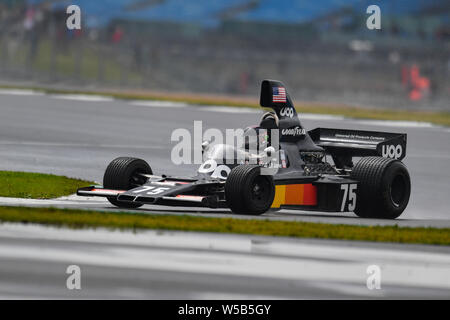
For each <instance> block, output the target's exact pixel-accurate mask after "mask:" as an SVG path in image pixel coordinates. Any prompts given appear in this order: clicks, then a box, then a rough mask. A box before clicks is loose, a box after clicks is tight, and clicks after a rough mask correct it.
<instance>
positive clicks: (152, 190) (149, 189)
mask: <svg viewBox="0 0 450 320" xmlns="http://www.w3.org/2000/svg"><path fill="white" fill-rule="evenodd" d="M169 189H170V188H165V187H154V186H143V187H142V188H140V189H137V190H134V191H133V193H145V194H148V195H152V196H154V195H157V194H160V193H163V192H164V191H167V190H169Z"/></svg>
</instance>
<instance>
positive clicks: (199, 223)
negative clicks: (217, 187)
mask: <svg viewBox="0 0 450 320" xmlns="http://www.w3.org/2000/svg"><path fill="white" fill-rule="evenodd" d="M0 222H21V223H39V224H44V225H54V226H61V227H70V228H97V227H106V228H113V229H115V228H118V229H132V230H136V229H158V230H182V231H199V232H219V233H236V234H253V235H268V236H283V237H297V238H321V239H343V240H359V241H378V242H393V243H415V244H433V245H446V246H448V245H450V229H437V228H408V227H397V226H354V225H333V224H322V223H309V222H291V221H274V220H259V219H258V220H247V219H233V218H209V217H194V216H188V215H181V216H177V215H156V214H139V213H122V212H113V213H111V212H96V211H84V210H69V209H67V210H66V209H56V208H24V207H0Z"/></svg>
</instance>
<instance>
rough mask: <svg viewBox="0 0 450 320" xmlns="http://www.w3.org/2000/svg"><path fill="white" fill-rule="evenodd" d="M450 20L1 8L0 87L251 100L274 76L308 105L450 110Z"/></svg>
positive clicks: (353, 0)
mask: <svg viewBox="0 0 450 320" xmlns="http://www.w3.org/2000/svg"><path fill="white" fill-rule="evenodd" d="M71 4H76V5H79V6H80V8H81V13H82V18H81V21H82V29H81V30H74V31H69V30H68V29H67V27H66V19H67V17H68V15H67V14H66V8H67V7H68V6H69V5H71ZM371 4H376V5H378V6H379V7H380V8H381V30H369V29H368V28H367V27H366V20H367V18H368V17H369V14H367V13H366V9H367V7H368V6H369V5H371ZM449 13H450V1H448V0H378V1H376V0H369V1H366V0H345V1H344V0H320V1H311V0H95V1H94V0H71V1H65V0H0V82H1V83H2V84H9V83H11V84H17V83H19V84H27V85H30V84H31V85H38V86H50V87H52V86H57V87H64V88H88V89H92V88H110V89H111V88H120V89H123V90H151V91H160V92H190V93H207V94H220V95H233V96H252V97H255V95H258V89H259V83H260V80H261V79H263V78H274V79H279V80H281V81H283V82H284V83H285V84H286V85H287V86H288V88H289V89H290V92H291V94H292V95H293V96H294V97H295V98H296V99H300V100H303V101H314V102H325V103H338V104H348V105H357V106H370V107H384V108H386V107H387V108H411V109H426V110H428V109H429V110H450V104H449V101H450V99H449V98H450V80H449V79H450V77H449V75H450V20H449Z"/></svg>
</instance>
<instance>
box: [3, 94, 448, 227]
mask: <svg viewBox="0 0 450 320" xmlns="http://www.w3.org/2000/svg"><path fill="white" fill-rule="evenodd" d="M260 115H261V111H260V110H253V109H240V108H225V107H189V106H186V105H183V104H172V103H165V102H154V101H149V102H145V101H142V102H130V101H116V100H112V99H109V98H105V97H96V96H79V95H78V96H73V95H72V96H48V95H43V94H37V93H33V92H26V91H17V92H14V91H13V92H11V91H0V170H16V171H33V172H45V173H53V174H62V175H67V176H71V177H79V178H84V179H90V180H95V181H98V182H101V181H102V175H103V172H104V170H105V168H106V166H107V165H108V163H109V162H110V161H111V160H112V159H113V158H115V157H117V156H135V157H140V158H143V159H146V160H147V161H148V162H149V163H150V165H151V166H152V168H153V171H154V172H155V173H156V174H162V173H168V174H172V175H191V174H193V173H194V172H195V170H196V167H197V166H195V165H191V166H177V165H174V164H173V163H172V162H171V161H170V153H171V149H172V147H173V146H174V145H175V142H171V140H170V138H171V133H172V131H173V130H175V129H178V128H186V129H190V130H192V128H193V123H194V121H198V120H202V121H203V130H206V129H207V128H218V129H221V130H225V129H226V128H240V127H246V126H248V125H251V124H255V123H257V122H258V119H259V117H260ZM300 117H301V120H302V123H303V125H304V126H305V127H306V128H307V129H313V128H316V127H335V128H353V129H363V130H385V131H393V132H405V133H407V134H408V146H407V157H406V159H405V160H404V162H405V163H406V165H407V166H408V168H409V171H410V174H411V178H412V194H411V200H410V203H409V205H408V208H407V209H406V211H405V212H404V213H403V215H402V216H401V218H400V219H398V220H396V221H397V222H398V223H401V224H402V225H408V224H411V225H414V226H416V225H423V226H448V225H449V221H450V210H449V208H450V197H449V196H448V195H449V194H450V185H449V181H450V170H449V169H448V161H449V160H450V140H449V137H450V130H449V128H441V127H435V126H431V125H427V124H416V123H408V122H389V121H366V120H349V119H341V118H339V117H327V116H317V115H300ZM0 203H1V201H0ZM81 203H82V204H81ZM60 205H62V206H63V205H64V204H60ZM78 206H79V207H81V208H98V207H99V204H98V201H95V202H89V201H83V202H80V204H79V205H78ZM105 207H106V208H111V209H112V210H115V209H114V208H112V207H111V206H109V205H108V204H106V205H105ZM144 208H145V209H146V210H141V212H163V213H168V212H169V213H180V212H187V213H190V212H193V211H192V208H190V209H186V208H178V209H177V210H171V209H168V208H161V207H159V208H152V207H151V206H145V207H144ZM155 209H157V210H155ZM152 210H153V211H152ZM195 211H198V212H205V210H195ZM214 212H217V213H222V212H223V210H222V211H221V210H219V211H214V210H208V213H209V214H214ZM276 216H278V217H280V216H282V217H285V218H288V217H290V218H291V219H295V220H298V219H305V220H308V221H310V220H317V221H320V222H330V223H340V222H342V221H344V220H345V221H346V222H347V223H349V222H351V223H355V224H386V223H389V222H385V221H382V220H376V219H375V220H370V221H369V220H366V219H358V218H356V217H355V215H354V214H352V213H344V214H334V213H332V214H327V213H311V212H299V211H286V210H283V211H281V212H279V213H278V214H276ZM341 216H344V217H347V219H341Z"/></svg>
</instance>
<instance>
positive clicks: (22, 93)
mask: <svg viewBox="0 0 450 320" xmlns="http://www.w3.org/2000/svg"><path fill="white" fill-rule="evenodd" d="M0 94H4V95H13V96H43V95H44V93H43V92H39V91H34V90H28V89H0Z"/></svg>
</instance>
